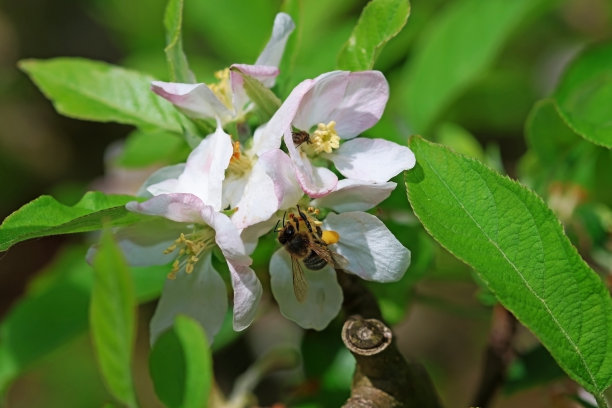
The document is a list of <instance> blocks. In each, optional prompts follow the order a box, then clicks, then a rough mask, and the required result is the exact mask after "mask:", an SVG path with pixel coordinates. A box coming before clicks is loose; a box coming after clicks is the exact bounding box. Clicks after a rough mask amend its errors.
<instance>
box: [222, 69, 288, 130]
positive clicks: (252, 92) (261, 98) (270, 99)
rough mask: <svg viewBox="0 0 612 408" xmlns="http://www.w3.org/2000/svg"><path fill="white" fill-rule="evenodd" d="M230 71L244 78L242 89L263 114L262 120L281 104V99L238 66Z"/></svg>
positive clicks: (269, 116) (267, 117)
mask: <svg viewBox="0 0 612 408" xmlns="http://www.w3.org/2000/svg"><path fill="white" fill-rule="evenodd" d="M231 70H232V71H234V72H237V73H238V74H240V76H242V78H243V79H244V90H245V91H246V93H247V95H248V96H249V99H251V101H252V102H253V103H254V104H255V105H256V106H257V107H258V108H259V109H260V110H261V112H262V113H263V114H264V116H265V118H264V121H267V120H268V119H270V118H271V117H272V115H274V113H275V112H276V111H277V110H278V108H279V107H280V106H281V101H280V99H278V97H277V96H276V95H275V94H274V92H272V91H271V90H270V89H268V88H266V87H265V86H264V84H262V83H261V82H260V81H258V80H257V79H255V78H253V77H252V76H250V75H248V74H245V73H244V72H242V71H240V69H239V68H236V67H233V68H231Z"/></svg>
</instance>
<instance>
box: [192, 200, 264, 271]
mask: <svg viewBox="0 0 612 408" xmlns="http://www.w3.org/2000/svg"><path fill="white" fill-rule="evenodd" d="M201 215H202V219H203V220H204V222H205V223H206V224H207V225H210V226H211V227H212V228H213V229H214V230H215V242H216V243H217V245H218V246H219V249H221V252H223V256H225V259H226V260H227V261H228V262H230V261H231V262H232V263H233V264H234V266H236V265H247V266H248V265H250V264H251V262H252V261H251V258H249V256H248V255H247V254H246V249H245V248H244V244H243V243H242V239H241V238H240V231H239V230H238V229H237V228H236V226H235V225H234V223H233V222H232V221H231V220H230V219H229V217H228V216H227V215H225V214H223V213H219V212H216V211H214V210H213V209H212V208H211V207H208V206H205V207H203V208H202V211H201Z"/></svg>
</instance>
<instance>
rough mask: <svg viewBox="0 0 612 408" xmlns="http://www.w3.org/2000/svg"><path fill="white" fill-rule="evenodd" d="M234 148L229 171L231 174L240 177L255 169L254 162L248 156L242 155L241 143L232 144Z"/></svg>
mask: <svg viewBox="0 0 612 408" xmlns="http://www.w3.org/2000/svg"><path fill="white" fill-rule="evenodd" d="M232 146H233V148H234V152H233V153H232V157H231V158H230V162H229V166H228V167H227V171H228V173H229V174H232V175H235V176H237V177H240V176H242V175H244V174H246V173H248V172H249V170H251V168H252V167H253V162H252V160H251V158H250V157H249V156H248V155H246V154H243V153H242V151H241V149H240V142H239V141H235V142H232Z"/></svg>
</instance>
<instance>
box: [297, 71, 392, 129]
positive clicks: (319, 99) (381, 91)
mask: <svg viewBox="0 0 612 408" xmlns="http://www.w3.org/2000/svg"><path fill="white" fill-rule="evenodd" d="M314 82H315V83H314V84H313V85H312V86H311V88H310V89H309V90H308V93H307V94H305V95H304V96H303V98H302V100H301V101H300V104H299V109H297V110H296V112H297V114H296V115H295V118H294V120H293V125H294V126H296V127H297V128H299V129H302V130H309V129H310V127H312V126H314V125H316V124H318V123H328V122H330V121H332V120H333V121H336V131H337V132H338V135H339V136H340V137H341V138H344V139H350V138H352V137H355V136H357V135H358V134H360V133H362V132H363V131H365V130H367V129H369V128H370V127H372V126H374V124H376V122H378V120H379V119H380V117H381V116H382V113H383V111H384V109H385V105H386V104H387V100H388V99H389V85H388V84H387V80H386V79H385V77H384V75H383V74H382V73H380V72H379V71H361V72H348V71H332V72H328V73H325V74H322V75H320V76H318V77H317V78H315V79H314Z"/></svg>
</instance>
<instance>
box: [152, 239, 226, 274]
mask: <svg viewBox="0 0 612 408" xmlns="http://www.w3.org/2000/svg"><path fill="white" fill-rule="evenodd" d="M214 237H215V233H214V231H213V230H212V229H211V228H203V229H200V230H194V231H193V232H190V233H188V234H184V233H182V232H181V235H180V236H179V237H178V238H177V239H176V240H175V241H174V243H173V244H172V245H170V246H169V247H168V248H166V250H165V251H164V254H169V253H172V252H174V251H176V250H177V249H178V250H179V251H178V255H177V257H176V259H175V260H174V262H173V263H172V270H171V271H170V273H169V274H168V279H176V274H177V273H178V271H179V270H180V269H181V268H183V267H184V268H185V272H186V273H191V272H193V269H194V267H195V264H196V263H197V262H198V261H199V260H200V255H201V254H202V253H203V252H204V251H205V250H206V249H209V248H211V247H212V246H213V245H214V242H215V241H214Z"/></svg>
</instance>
